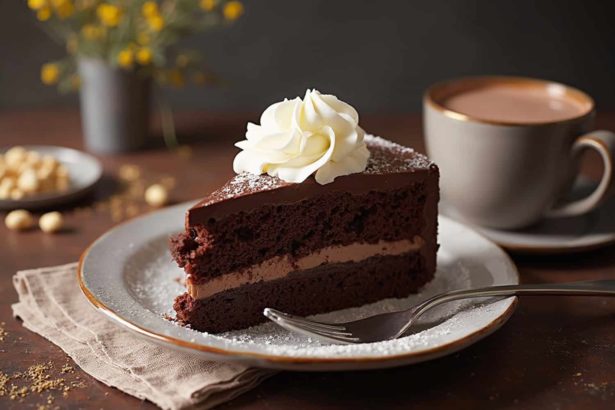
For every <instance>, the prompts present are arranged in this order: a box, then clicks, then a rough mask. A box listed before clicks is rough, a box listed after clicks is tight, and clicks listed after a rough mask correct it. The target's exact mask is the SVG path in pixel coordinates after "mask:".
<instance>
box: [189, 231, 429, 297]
mask: <svg viewBox="0 0 615 410" xmlns="http://www.w3.org/2000/svg"><path fill="white" fill-rule="evenodd" d="M424 243H425V241H424V240H423V238H421V237H420V236H415V237H414V238H413V239H411V240H410V239H403V240H400V241H394V242H387V241H380V242H378V243H374V244H370V243H353V244H350V245H344V246H329V247H326V248H322V249H320V250H318V251H316V252H313V253H311V254H309V255H307V256H303V257H301V258H298V259H296V258H293V257H292V256H290V255H284V256H276V257H273V258H270V259H268V260H266V261H263V262H261V263H259V264H257V265H253V266H250V267H249V268H245V269H242V270H241V271H237V272H231V273H227V274H224V275H222V276H217V277H215V278H212V279H209V280H208V281H207V282H203V283H194V282H193V280H192V277H191V276H188V278H187V279H186V287H187V288H188V294H189V295H190V296H192V298H194V299H205V298H208V297H210V296H212V295H215V294H216V293H220V292H224V291H226V290H230V289H234V288H237V287H239V286H243V285H249V284H252V283H257V282H263V281H271V280H276V279H281V278H284V277H285V276H287V275H288V274H290V273H291V272H295V271H302V270H307V269H312V268H315V267H317V266H320V265H323V264H331V263H346V262H360V261H362V260H365V259H367V258H370V257H372V256H376V255H381V256H389V255H393V256H394V255H401V254H404V253H407V252H416V251H418V250H419V249H421V247H422V246H423V244H424Z"/></svg>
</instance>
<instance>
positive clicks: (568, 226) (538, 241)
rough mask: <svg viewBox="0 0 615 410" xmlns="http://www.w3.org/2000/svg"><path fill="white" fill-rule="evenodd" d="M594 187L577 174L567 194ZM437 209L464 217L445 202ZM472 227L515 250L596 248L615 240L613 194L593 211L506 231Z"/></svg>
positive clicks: (580, 193) (541, 251) (586, 191)
mask: <svg viewBox="0 0 615 410" xmlns="http://www.w3.org/2000/svg"><path fill="white" fill-rule="evenodd" d="M595 187H596V184H595V183H594V182H591V181H588V180H586V179H584V178H580V179H579V181H577V183H576V184H575V186H574V187H573V189H572V193H571V195H570V198H571V199H578V198H583V197H585V196H587V195H589V194H590V193H591V192H592V191H593V190H594V188H595ZM440 211H441V212H442V213H443V214H445V215H448V216H451V217H452V218H454V219H457V220H463V218H460V217H459V216H458V215H456V214H455V211H454V210H453V209H452V208H451V207H449V206H447V205H446V204H442V203H441V204H440ZM468 225H470V224H468ZM470 226H471V225H470ZM472 228H473V229H475V230H476V231H478V232H480V233H481V234H483V235H484V236H486V237H487V238H489V239H491V240H492V241H493V242H495V243H497V244H499V245H500V246H503V247H504V248H506V249H509V250H511V251H514V252H521V253H534V254H553V253H563V252H573V251H585V250H591V249H596V248H600V247H603V246H607V245H610V244H613V243H615V196H613V197H611V198H610V199H609V200H607V201H606V202H605V203H604V204H602V205H601V206H600V207H599V208H598V209H596V210H595V211H593V212H590V213H587V214H584V215H580V216H575V217H568V218H545V219H544V220H542V221H540V222H539V223H538V224H536V225H533V226H530V227H528V228H524V229H517V230H508V231H507V230H502V229H493V228H484V227H479V226H472Z"/></svg>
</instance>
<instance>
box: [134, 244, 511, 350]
mask: <svg viewBox="0 0 615 410" xmlns="http://www.w3.org/2000/svg"><path fill="white" fill-rule="evenodd" d="M438 266H439V268H438V271H437V273H436V276H435V278H434V280H433V281H432V282H430V283H429V284H427V285H426V286H425V287H424V288H423V289H421V291H420V292H419V293H418V294H415V295H411V296H409V297H407V298H404V299H386V300H383V301H380V302H377V303H373V304H370V305H366V306H362V307H358V308H350V309H344V310H340V311H337V312H331V313H326V314H322V315H316V316H314V318H316V319H319V320H324V321H332V322H343V321H350V320H355V319H359V318H362V317H366V316H371V315H375V314H379V313H384V312H390V311H395V310H401V309H405V308H407V307H409V306H412V305H414V304H416V303H419V302H420V301H422V300H424V299H426V298H428V297H430V296H433V295H434V294H437V293H440V292H443V291H446V290H450V289H463V288H469V287H472V286H476V283H473V279H472V270H471V269H476V267H471V266H468V265H466V264H465V263H463V262H461V261H459V260H458V259H457V258H456V257H455V255H452V254H449V253H447V251H446V248H445V247H444V249H441V250H440V252H439V255H438ZM181 273H182V271H181V270H180V269H179V268H177V266H175V264H174V263H173V262H172V261H171V256H170V254H169V253H168V250H167V246H166V238H160V239H158V240H155V241H153V242H151V243H149V244H148V245H146V246H144V247H142V248H141V249H139V250H138V251H137V252H135V253H134V255H133V256H132V257H131V259H130V261H129V262H128V263H127V264H126V271H125V279H126V282H127V284H128V287H129V288H130V291H131V293H132V294H133V295H134V297H135V299H136V300H137V301H138V303H139V304H140V305H141V306H142V307H143V308H145V309H147V310H148V311H150V312H152V313H155V314H156V315H158V316H159V317H160V318H163V317H168V316H169V315H171V316H173V310H172V303H173V299H174V298H175V297H176V296H177V295H179V294H180V293H183V292H184V289H183V287H182V286H181V285H180V284H178V282H177V277H178V275H181ZM505 302H506V301H505V300H502V301H497V302H495V303H489V304H484V305H481V304H478V305H473V304H472V302H468V301H461V302H454V303H449V304H446V305H443V306H441V307H438V308H436V309H433V310H432V311H430V312H428V313H427V314H425V315H424V316H423V317H422V319H421V321H420V323H422V325H423V326H424V327H425V328H426V329H425V330H422V331H420V332H418V333H415V334H413V335H410V336H407V337H404V338H400V339H397V340H392V341H385V342H378V343H368V344H358V345H334V344H327V343H323V342H320V341H318V340H315V339H311V338H308V337H304V336H302V335H297V334H293V333H290V332H288V331H286V330H284V329H282V328H280V327H278V326H276V325H275V324H273V323H269V322H268V323H265V324H262V325H259V326H255V327H252V328H249V329H244V330H239V331H232V332H227V333H223V334H219V335H212V334H207V333H203V332H198V331H195V330H192V329H188V328H185V327H181V326H180V325H179V324H175V326H177V328H178V331H181V332H182V333H183V334H185V336H184V338H187V340H190V341H192V342H193V343H202V344H208V343H211V342H212V341H216V342H217V343H218V344H222V345H223V346H224V347H225V348H227V349H232V350H239V351H241V350H253V349H258V351H259V352H261V353H267V354H273V355H284V356H289V357H361V356H365V357H368V356H387V355H396V354H401V353H407V352H410V351H420V350H424V349H428V348H431V347H433V346H436V345H438V344H441V343H444V342H445V341H446V340H449V339H450V338H451V337H453V335H462V334H464V332H468V331H469V330H470V329H471V327H468V322H470V323H473V325H476V324H477V323H478V324H480V321H481V320H483V319H484V320H491V318H492V317H493V314H494V313H493V312H497V311H498V309H501V308H502V305H501V304H502V303H505ZM490 312H491V313H490Z"/></svg>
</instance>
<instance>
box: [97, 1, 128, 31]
mask: <svg viewBox="0 0 615 410" xmlns="http://www.w3.org/2000/svg"><path fill="white" fill-rule="evenodd" d="M96 14H97V15H98V18H99V19H100V21H101V23H102V24H103V25H105V26H107V27H115V26H117V25H118V24H120V20H121V19H122V10H121V9H120V8H119V7H117V6H114V5H113V4H105V3H103V4H101V5H100V6H98V8H97V9H96Z"/></svg>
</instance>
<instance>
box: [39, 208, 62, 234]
mask: <svg viewBox="0 0 615 410" xmlns="http://www.w3.org/2000/svg"><path fill="white" fill-rule="evenodd" d="M38 226H39V227H40V228H41V231H43V232H47V233H55V232H58V231H59V230H61V229H62V227H63V226H64V218H62V214H61V213H59V212H47V213H46V214H43V215H41V217H40V219H39V220H38Z"/></svg>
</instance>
